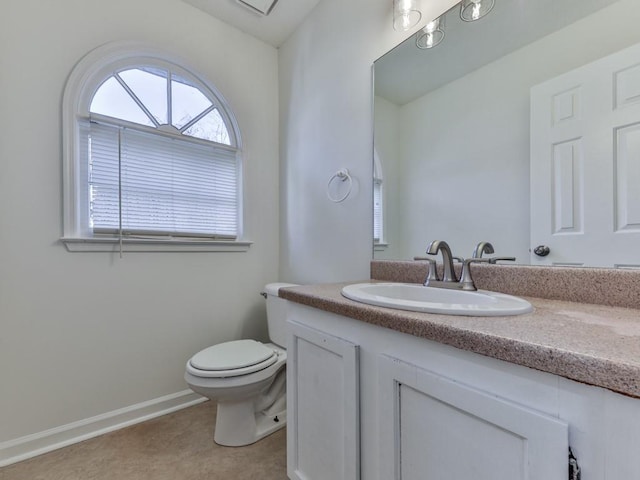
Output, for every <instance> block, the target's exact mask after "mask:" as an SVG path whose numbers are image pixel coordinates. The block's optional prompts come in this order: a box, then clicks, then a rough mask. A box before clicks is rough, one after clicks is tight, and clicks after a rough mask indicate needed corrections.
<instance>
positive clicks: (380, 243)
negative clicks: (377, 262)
mask: <svg viewBox="0 0 640 480" xmlns="http://www.w3.org/2000/svg"><path fill="white" fill-rule="evenodd" d="M373 159H374V161H373V243H374V245H375V246H376V247H377V248H382V247H385V246H386V242H385V235H384V189H383V175H382V163H381V162H380V157H379V155H378V152H377V151H375V150H374V152H373Z"/></svg>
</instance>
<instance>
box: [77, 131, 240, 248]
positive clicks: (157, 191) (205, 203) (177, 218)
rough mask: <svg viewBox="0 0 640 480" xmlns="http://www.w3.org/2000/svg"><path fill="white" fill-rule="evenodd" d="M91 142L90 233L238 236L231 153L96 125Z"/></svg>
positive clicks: (235, 173) (233, 156)
mask: <svg viewBox="0 0 640 480" xmlns="http://www.w3.org/2000/svg"><path fill="white" fill-rule="evenodd" d="M89 140H90V141H89V152H88V154H89V207H90V226H91V227H92V228H93V231H94V232H118V231H120V230H122V232H123V233H128V234H136V233H137V234H143V235H154V234H156V235H158V234H161V235H185V236H210V237H220V238H235V237H236V236H237V233H238V178H239V172H238V162H237V158H236V152H235V151H233V150H229V149H224V148H220V147H217V146H215V145H204V144H201V143H196V142H193V141H188V140H181V139H179V138H173V137H169V136H165V135H159V134H154V133H148V132H142V131H138V130H134V129H131V128H125V127H120V126H113V125H107V124H101V123H95V122H91V124H90V129H89ZM120 216H121V218H122V219H121V220H120ZM120 222H122V223H120Z"/></svg>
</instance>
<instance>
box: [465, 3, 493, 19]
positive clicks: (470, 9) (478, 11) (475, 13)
mask: <svg viewBox="0 0 640 480" xmlns="http://www.w3.org/2000/svg"><path fill="white" fill-rule="evenodd" d="M494 5H495V0H462V2H461V4H460V18H461V19H462V20H464V21H465V22H475V21H476V20H479V19H481V18H482V17H484V16H485V15H486V14H487V13H489V12H490V11H491V10H492V9H493V6H494Z"/></svg>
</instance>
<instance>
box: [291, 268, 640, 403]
mask: <svg viewBox="0 0 640 480" xmlns="http://www.w3.org/2000/svg"><path fill="white" fill-rule="evenodd" d="M365 281H369V280H365ZM372 281H374V280H372ZM349 283H358V282H349ZM344 285H347V283H340V284H321V285H305V286H299V287H289V288H283V289H281V290H280V292H279V296H280V297H282V298H285V299H287V300H291V301H293V302H296V303H300V304H304V305H308V306H311V307H314V308H318V309H321V310H325V311H328V312H332V313H336V314H339V315H343V316H346V317H351V318H354V319H357V320H361V321H363V322H367V323H370V324H373V325H378V326H381V327H385V328H390V329H392V330H396V331H398V332H403V333H407V334H409V335H415V336H417V337H422V338H425V339H428V340H433V341H436V342H439V343H443V344H446V345H451V346H453V347H456V348H460V349H463V350H467V351H471V352H475V353H479V354H481V355H486V356H488V357H493V358H497V359H500V360H504V361H507V362H511V363H514V364H518V365H523V366H526V367H530V368H534V369H537V370H541V371H544V372H548V373H552V374H555V375H560V376H563V377H566V378H570V379H572V380H576V381H578V382H582V383H586V384H589V385H596V386H599V387H603V388H607V389H609V390H613V391H615V392H619V393H622V394H625V395H628V396H632V397H636V398H640V310H638V309H634V308H624V307H612V306H607V305H594V304H583V303H577V302H569V301H564V300H555V299H543V298H535V297H530V296H527V297H525V298H526V299H527V300H528V301H529V302H531V304H532V305H533V306H534V309H535V310H534V312H532V313H528V314H525V315H517V316H510V317H465V316H457V315H437V314H428V313H417V312H408V311H401V310H395V309H390V308H383V307H374V306H370V305H366V304H362V303H358V302H354V301H352V300H349V299H347V298H345V297H343V296H342V295H341V293H340V291H341V289H342V287H343V286H344Z"/></svg>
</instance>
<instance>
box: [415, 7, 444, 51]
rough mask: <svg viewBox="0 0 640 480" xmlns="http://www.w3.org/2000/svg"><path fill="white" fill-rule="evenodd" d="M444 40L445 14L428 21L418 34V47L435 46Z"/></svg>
mask: <svg viewBox="0 0 640 480" xmlns="http://www.w3.org/2000/svg"><path fill="white" fill-rule="evenodd" d="M442 40H444V15H442V16H440V17H438V18H436V19H435V20H433V21H431V22H429V23H427V24H426V25H425V27H424V28H422V29H421V30H420V31H419V32H418V33H417V34H416V47H418V48H421V49H427V48H433V47H435V46H436V45H438V44H440V42H442Z"/></svg>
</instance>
